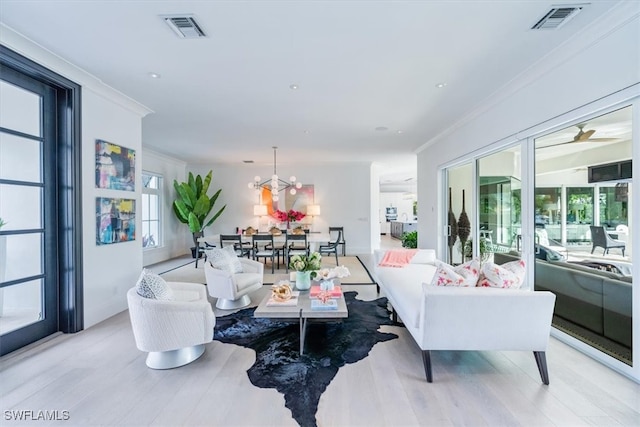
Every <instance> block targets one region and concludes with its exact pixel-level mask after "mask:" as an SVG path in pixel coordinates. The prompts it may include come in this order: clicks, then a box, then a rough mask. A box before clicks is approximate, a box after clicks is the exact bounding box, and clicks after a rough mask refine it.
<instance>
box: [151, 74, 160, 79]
mask: <svg viewBox="0 0 640 427" xmlns="http://www.w3.org/2000/svg"><path fill="white" fill-rule="evenodd" d="M149 77H151V78H152V79H159V78H160V77H162V76H161V75H160V74H158V73H149Z"/></svg>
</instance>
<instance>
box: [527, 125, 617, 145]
mask: <svg viewBox="0 0 640 427" xmlns="http://www.w3.org/2000/svg"><path fill="white" fill-rule="evenodd" d="M586 125H587V123H578V124H577V125H576V127H577V128H578V133H577V134H576V135H575V136H574V137H573V139H572V140H571V141H565V142H560V143H558V144H552V145H545V146H544V147H538V148H550V147H557V146H559V145H565V144H575V143H577V142H586V141H590V142H607V141H616V140H618V138H591V136H592V135H593V134H594V133H596V130H595V129H589V130H587V131H585V130H584V127H585V126H586Z"/></svg>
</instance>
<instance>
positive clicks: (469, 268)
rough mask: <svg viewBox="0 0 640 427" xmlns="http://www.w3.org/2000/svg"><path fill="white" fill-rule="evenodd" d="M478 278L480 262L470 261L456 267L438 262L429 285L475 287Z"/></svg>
mask: <svg viewBox="0 0 640 427" xmlns="http://www.w3.org/2000/svg"><path fill="white" fill-rule="evenodd" d="M479 277H480V262H479V261H478V260H477V259H472V260H471V261H467V262H465V263H464V264H461V265H459V266H457V267H453V266H451V265H449V264H447V263H444V262H439V263H438V264H437V270H436V273H435V274H434V275H433V279H432V280H431V284H432V285H435V286H467V287H472V286H476V284H477V283H478V278H479Z"/></svg>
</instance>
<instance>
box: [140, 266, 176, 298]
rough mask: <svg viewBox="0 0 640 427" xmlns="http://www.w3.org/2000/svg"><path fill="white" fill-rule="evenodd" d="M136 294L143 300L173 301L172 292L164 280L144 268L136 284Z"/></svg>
mask: <svg viewBox="0 0 640 427" xmlns="http://www.w3.org/2000/svg"><path fill="white" fill-rule="evenodd" d="M136 292H137V293H138V295H140V296H141V297H144V298H149V299H157V300H165V301H171V300H173V299H174V295H173V290H172V289H171V288H170V287H169V285H168V284H167V282H165V280H164V279H163V278H162V277H160V276H158V275H157V274H155V273H152V272H150V271H149V270H147V269H146V268H144V269H142V273H140V277H139V278H138V281H137V282H136Z"/></svg>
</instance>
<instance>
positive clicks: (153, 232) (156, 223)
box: [142, 172, 162, 248]
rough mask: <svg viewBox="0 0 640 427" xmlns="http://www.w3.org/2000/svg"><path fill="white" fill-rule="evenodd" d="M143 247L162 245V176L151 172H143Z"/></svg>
mask: <svg viewBox="0 0 640 427" xmlns="http://www.w3.org/2000/svg"><path fill="white" fill-rule="evenodd" d="M142 187H143V188H142V247H143V248H157V247H160V246H161V243H162V241H161V238H162V236H161V235H160V230H161V228H160V221H161V220H162V218H161V217H160V216H161V215H160V206H161V205H160V203H161V199H162V177H161V176H160V175H156V174H153V173H151V172H142Z"/></svg>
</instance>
